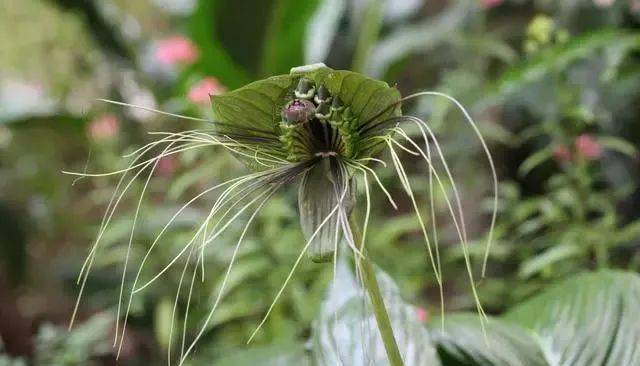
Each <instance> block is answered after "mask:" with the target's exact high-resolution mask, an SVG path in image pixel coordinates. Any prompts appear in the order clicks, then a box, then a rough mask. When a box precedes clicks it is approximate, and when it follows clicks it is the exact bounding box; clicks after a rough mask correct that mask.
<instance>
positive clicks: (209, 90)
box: [187, 77, 227, 104]
mask: <svg viewBox="0 0 640 366" xmlns="http://www.w3.org/2000/svg"><path fill="white" fill-rule="evenodd" d="M225 90H227V88H226V87H225V86H224V85H222V84H221V83H220V82H219V81H218V79H216V78H214V77H206V78H204V79H202V80H200V81H199V82H198V83H196V84H195V85H194V86H192V87H191V89H189V93H188V94H187V98H188V99H189V100H190V101H191V102H192V103H196V104H207V103H209V101H210V96H211V95H216V94H220V93H222V92H224V91H225Z"/></svg>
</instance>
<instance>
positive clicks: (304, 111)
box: [282, 99, 316, 123]
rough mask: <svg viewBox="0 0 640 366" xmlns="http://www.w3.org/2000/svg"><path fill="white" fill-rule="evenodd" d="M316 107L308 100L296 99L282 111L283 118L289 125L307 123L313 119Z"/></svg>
mask: <svg viewBox="0 0 640 366" xmlns="http://www.w3.org/2000/svg"><path fill="white" fill-rule="evenodd" d="M315 112H316V107H315V105H313V103H311V102H310V101H308V100H306V99H294V100H292V101H291V102H289V103H288V104H287V105H286V106H285V107H284V108H283V109H282V118H284V120H285V121H287V122H289V123H296V122H307V121H308V120H310V119H311V118H313V116H314V114H315Z"/></svg>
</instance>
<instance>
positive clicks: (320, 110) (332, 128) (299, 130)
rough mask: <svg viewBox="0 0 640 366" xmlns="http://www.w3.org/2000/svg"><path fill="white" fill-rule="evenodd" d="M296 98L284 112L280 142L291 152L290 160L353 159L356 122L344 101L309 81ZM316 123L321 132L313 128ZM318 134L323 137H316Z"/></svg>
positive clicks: (301, 82)
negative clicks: (331, 156) (338, 156)
mask: <svg viewBox="0 0 640 366" xmlns="http://www.w3.org/2000/svg"><path fill="white" fill-rule="evenodd" d="M294 97H295V98H294V99H293V100H291V101H290V102H288V103H287V104H286V105H285V106H284V108H283V109H282V121H281V122H280V127H281V130H282V135H281V136H280V140H281V141H282V143H283V145H284V147H285V149H286V150H287V151H288V157H287V159H289V160H290V161H298V160H300V159H301V158H303V157H310V156H314V155H315V156H325V155H344V156H347V157H351V156H353V154H354V145H355V142H356V139H357V132H356V127H357V126H356V118H355V117H354V116H353V115H352V113H351V110H350V109H349V108H348V107H345V105H344V103H343V101H342V100H341V99H340V97H338V96H332V95H331V93H330V91H329V89H327V87H326V86H324V85H319V86H316V85H315V83H314V82H313V81H312V80H310V79H307V78H301V79H300V80H299V81H298V85H297V87H296V89H295V90H294ZM314 123H318V124H319V126H321V128H320V129H314V128H313V127H312V126H311V125H312V124H314ZM314 131H315V132H314ZM317 131H322V132H323V133H322V134H320V135H319V136H314V135H313V134H314V133H318V132H317ZM318 141H319V142H318Z"/></svg>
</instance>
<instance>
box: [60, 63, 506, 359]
mask: <svg viewBox="0 0 640 366" xmlns="http://www.w3.org/2000/svg"><path fill="white" fill-rule="evenodd" d="M429 95H431V96H441V97H445V98H448V99H449V100H450V101H452V102H453V103H455V104H456V105H457V106H458V107H459V108H460V109H461V111H462V112H463V113H464V115H465V117H466V119H467V120H468V122H469V123H470V124H471V126H472V127H473V129H474V131H475V133H476V134H477V135H478V137H479V138H480V141H481V142H482V146H483V148H484V150H485V152H486V154H487V157H488V158H489V162H490V164H491V169H492V172H493V175H494V189H495V190H496V191H497V180H496V176H495V169H494V167H493V162H492V160H491V156H490V154H489V151H488V149H487V146H486V144H485V142H484V140H483V139H482V136H481V135H480V132H479V130H478V129H477V127H476V126H475V124H474V123H473V121H472V120H471V117H470V116H469V114H468V113H467V112H466V110H465V109H464V108H463V107H462V106H461V105H460V104H459V103H458V102H457V101H456V100H455V99H453V98H451V97H449V96H446V95H444V94H440V93H437V92H421V93H416V94H413V95H410V96H407V97H405V98H402V97H401V96H400V93H399V92H398V90H397V89H396V88H395V87H390V86H389V85H387V84H386V83H384V82H382V81H378V80H374V79H370V78H367V77H366V76H364V75H361V74H358V73H354V72H351V71H338V70H333V69H330V68H328V67H326V66H324V65H323V64H316V65H308V66H303V67H299V68H294V69H292V70H291V73H290V74H288V75H279V76H274V77H270V78H267V79H265V80H260V81H256V82H254V83H251V84H248V85H246V86H244V87H242V88H239V89H237V90H233V91H230V92H227V93H224V94H220V95H216V96H212V97H211V101H212V108H213V117H214V118H213V121H208V120H201V119H197V118H192V117H184V116H179V115H174V114H170V113H166V112H160V111H156V112H158V113H163V114H165V115H170V116H173V117H178V118H187V119H192V120H199V121H205V122H209V123H211V126H212V129H202V130H191V131H184V132H179V133H161V134H159V135H160V138H159V139H158V140H156V141H154V142H151V143H149V144H147V145H145V146H143V147H142V148H140V149H138V150H136V151H135V152H133V153H132V154H130V155H129V156H130V157H131V158H132V161H131V163H130V165H129V166H128V168H126V169H122V170H119V171H115V172H111V173H104V174H85V173H71V174H76V175H81V176H107V175H120V181H119V182H118V184H117V185H116V188H115V190H114V193H113V197H112V199H111V201H110V203H109V205H108V207H107V210H106V212H105V215H104V217H103V220H102V225H101V227H100V230H99V232H98V235H97V239H96V241H95V243H94V245H93V246H92V248H91V251H90V253H89V255H88V257H87V260H86V262H85V264H84V266H83V268H82V270H81V272H80V275H79V278H78V281H79V283H80V284H81V289H80V294H79V296H78V303H79V301H80V297H81V296H82V292H83V289H84V286H85V283H86V281H87V278H88V275H89V272H90V269H91V267H92V265H93V262H94V260H95V258H96V255H97V253H98V251H99V247H100V242H101V238H102V236H103V235H104V233H105V230H106V229H107V227H108V226H109V223H110V221H111V219H112V217H113V215H114V212H115V210H116V208H117V206H118V204H119V203H120V201H121V199H122V197H123V196H124V194H125V193H126V192H127V190H128V189H129V187H130V186H131V184H132V182H133V181H134V180H135V179H136V178H137V177H138V176H140V175H141V174H142V173H143V172H144V171H148V176H147V178H146V182H145V186H144V189H143V191H142V193H141V195H140V197H139V200H138V205H137V207H136V213H135V216H134V219H133V222H132V229H131V235H130V240H129V243H128V246H127V255H126V259H125V263H124V269H123V273H122V281H121V289H120V299H119V302H118V319H119V318H120V314H121V312H122V313H123V314H124V319H123V321H122V323H120V321H118V323H117V324H116V340H115V341H116V343H117V342H118V339H119V347H122V341H123V339H124V332H125V329H126V324H127V318H128V314H129V310H130V307H131V301H132V298H133V296H134V295H135V294H136V293H138V292H140V291H143V290H144V289H145V288H146V287H147V286H149V285H151V284H152V283H154V282H156V281H157V280H158V279H159V278H160V277H161V276H162V275H163V274H164V273H165V272H166V271H168V270H169V269H170V268H171V267H173V266H174V265H175V264H176V262H177V261H178V260H179V259H180V258H183V257H185V256H187V258H192V257H198V256H199V257H198V258H199V261H202V256H204V248H205V247H207V246H209V245H211V244H213V243H214V242H215V241H216V239H217V238H219V237H220V236H221V235H222V234H224V232H225V230H226V229H227V228H228V227H229V226H230V225H231V224H232V223H233V222H235V221H237V220H238V219H240V217H242V216H243V215H245V216H246V215H248V216H249V217H248V219H247V220H246V222H245V226H244V229H243V231H242V233H241V235H240V237H239V239H238V241H237V244H236V246H235V248H234V251H233V255H232V257H231V260H230V263H229V265H228V267H227V270H226V272H225V276H224V278H223V281H222V284H221V286H220V289H219V292H218V294H217V296H216V298H215V300H214V303H213V305H212V307H211V309H210V312H209V313H208V314H207V317H206V318H205V319H204V320H203V323H202V326H201V328H200V331H199V332H198V333H197V335H196V336H195V338H194V339H193V341H192V342H191V344H190V345H189V346H188V347H185V346H184V345H183V347H182V350H181V354H180V358H179V359H180V364H182V363H183V362H184V360H185V359H186V357H187V356H188V355H189V354H190V353H191V352H192V351H193V349H194V347H195V344H196V342H197V341H198V340H199V339H200V338H201V337H202V335H203V334H204V332H205V329H206V327H207V324H208V323H209V321H210V320H211V317H212V315H213V314H214V312H215V311H216V309H217V308H218V306H219V304H220V301H221V299H222V295H223V293H224V291H225V287H226V284H227V279H228V278H229V273H230V272H231V270H232V268H233V265H234V262H235V260H236V257H237V254H238V251H239V248H240V246H241V244H242V241H243V238H244V236H245V234H246V233H247V230H248V228H249V226H250V224H251V222H252V221H253V220H254V219H255V217H256V216H257V215H258V214H259V212H260V209H261V208H262V207H263V206H264V205H265V204H266V202H267V201H268V200H269V198H270V197H272V196H273V195H274V194H276V193H277V191H278V190H279V189H280V188H281V187H283V186H286V185H289V184H294V183H295V182H299V196H298V204H299V211H300V223H301V227H302V231H303V232H304V235H305V237H306V243H305V244H304V246H302V248H301V251H300V254H299V256H298V257H297V259H296V261H295V263H294V265H293V267H292V269H291V271H290V272H289V275H288V276H287V278H286V280H285V281H284V283H283V284H282V287H281V288H280V290H279V291H278V293H277V294H276V296H275V298H274V300H273V302H272V304H271V306H270V308H269V310H268V311H267V313H266V314H265V316H264V318H263V320H262V322H261V323H260V325H259V326H258V327H257V329H256V330H255V332H254V333H253V335H252V336H251V339H252V338H253V336H254V335H255V334H256V333H257V332H258V330H259V329H260V327H261V326H262V324H264V322H265V321H266V320H267V318H268V316H269V314H270V313H271V311H272V309H273V308H274V306H275V304H276V303H277V301H278V299H279V298H280V296H281V295H282V293H283V292H284V290H285V288H286V286H287V284H288V282H289V280H290V279H291V277H292V276H293V274H294V272H295V270H296V268H297V267H298V265H299V263H300V262H301V261H302V259H303V258H304V257H305V256H308V257H309V258H310V259H311V260H313V261H315V262H328V261H333V263H334V266H335V263H336V262H337V255H338V252H339V248H340V247H342V246H344V247H345V248H348V249H349V250H350V251H351V252H352V253H353V257H354V259H355V265H356V269H357V271H358V273H359V274H360V278H361V279H362V280H363V284H364V288H366V289H367V290H368V292H369V295H370V299H371V303H372V306H373V310H374V314H375V316H376V319H377V321H378V327H379V329H380V333H381V336H382V339H383V342H384V345H385V348H386V351H387V355H388V357H389V360H390V362H391V364H392V365H400V364H402V359H401V356H400V352H399V351H398V347H397V345H396V344H395V340H394V337H393V332H392V330H391V326H390V322H389V319H388V316H387V315H386V310H385V305H384V301H383V299H382V298H381V296H380V292H379V290H377V283H376V281H375V275H374V274H373V273H374V272H373V270H372V268H373V267H372V265H371V263H370V262H369V260H368V257H367V253H366V245H365V244H366V236H367V231H368V222H369V211H370V207H371V202H370V190H371V188H372V187H373V186H375V187H378V188H379V189H380V190H381V191H382V192H384V194H385V195H386V197H387V199H388V201H389V203H390V204H391V205H392V206H393V207H396V203H395V201H394V199H393V197H392V195H391V194H390V192H389V191H388V190H387V189H386V187H385V186H384V184H383V183H382V181H381V179H380V178H379V177H378V175H377V172H376V169H374V167H373V165H376V168H377V167H378V166H384V167H386V166H388V165H390V166H393V168H394V169H395V172H396V173H397V177H398V179H399V181H400V183H401V185H402V187H403V189H404V190H405V193H406V194H407V196H408V197H409V199H410V202H411V204H412V208H413V210H414V212H415V215H416V217H417V218H418V220H419V223H420V227H421V231H422V234H423V237H424V242H425V247H426V251H427V253H428V257H429V261H430V262H431V265H432V267H433V269H434V273H435V277H436V280H437V282H438V284H439V286H440V289H441V293H440V294H441V301H442V281H443V279H442V270H441V263H440V258H439V249H438V238H437V230H436V228H437V223H436V216H435V210H434V207H433V197H434V194H435V193H434V191H435V190H440V191H441V192H442V194H443V196H444V197H445V201H446V204H447V208H448V210H449V213H450V218H451V221H452V222H453V225H454V227H455V228H456V231H457V234H458V237H459V240H460V243H461V245H462V248H463V252H464V255H465V260H466V264H467V272H468V273H467V274H468V276H469V280H470V284H471V288H472V291H473V295H474V297H475V299H476V304H477V309H478V312H479V313H480V314H481V315H484V312H483V310H482V306H481V305H480V302H479V300H478V297H477V294H476V290H475V285H474V277H473V272H472V269H471V264H470V259H469V254H468V251H467V234H466V229H465V223H464V215H463V207H462V203H461V200H460V196H459V193H458V190H457V187H456V184H455V180H454V179H453V176H452V174H451V171H450V169H449V166H448V164H447V161H446V160H445V159H444V155H443V153H442V150H441V148H440V145H439V143H438V140H437V139H436V136H435V135H434V133H433V131H432V130H431V128H430V127H429V126H428V124H427V123H425V122H424V121H423V120H421V119H419V118H417V117H413V116H404V115H402V112H401V105H402V103H403V102H404V101H406V100H409V99H413V98H416V97H420V96H429ZM115 103H116V104H123V105H125V104H124V103H118V102H115ZM407 124H409V125H413V126H414V127H416V128H417V130H418V131H419V132H420V136H421V139H420V141H415V140H414V139H413V138H412V137H411V135H410V134H409V132H408V131H407V130H405V127H404V126H405V125H407ZM211 146H214V147H215V146H217V147H220V148H223V149H224V150H228V151H229V152H231V153H232V154H233V155H235V156H236V157H237V158H238V159H240V160H241V161H242V162H243V163H244V164H245V165H246V166H247V167H248V168H249V169H250V170H251V173H250V174H247V175H245V176H240V177H237V178H234V179H231V180H228V181H226V182H222V183H220V184H217V185H215V186H213V187H210V188H208V189H206V190H205V191H203V192H201V193H200V194H198V195H197V196H195V197H194V198H193V199H191V200H190V201H189V202H187V203H186V204H185V205H184V206H182V207H181V208H180V210H178V211H177V212H176V213H175V215H174V216H173V217H172V218H171V219H170V220H169V222H168V223H167V224H166V225H165V226H164V227H163V228H162V230H161V231H160V232H159V233H158V235H157V236H156V238H155V239H154V241H153V243H152V244H151V246H150V247H149V249H148V250H147V252H146V254H145V256H144V258H143V259H142V261H141V263H139V264H138V266H137V268H138V270H137V273H136V275H135V277H134V279H133V280H132V281H131V280H130V279H129V282H130V283H131V286H130V290H129V291H128V300H127V301H125V299H124V297H125V294H126V293H127V291H126V289H125V285H126V284H127V283H128V282H127V275H126V273H127V267H128V265H129V263H128V262H129V258H130V251H131V244H132V241H133V238H134V232H135V227H136V223H137V219H138V213H139V209H140V203H141V202H142V199H143V196H144V193H145V190H146V186H147V184H148V183H149V180H150V179H151V177H152V175H153V171H154V170H155V168H156V166H157V164H158V161H159V160H160V158H162V157H164V156H168V155H174V154H179V153H182V152H185V151H188V150H192V149H199V148H204V147H211ZM158 150H159V151H160V152H159V153H157V155H155V156H154V157H152V158H146V157H148V156H149V154H150V153H151V152H153V151H158ZM383 150H386V152H387V155H388V156H389V157H390V160H389V161H388V162H387V161H383V160H381V159H380V158H378V157H376V155H377V154H378V153H380V152H382V151H383ZM401 153H403V154H404V153H407V154H409V155H411V156H413V157H415V158H417V159H420V160H421V161H424V163H425V165H426V167H427V170H428V176H429V180H428V182H429V185H428V192H429V198H430V201H431V202H430V207H429V210H428V211H427V212H423V209H422V207H421V205H420V204H419V203H418V199H417V198H416V197H415V195H414V193H413V187H412V185H411V182H410V180H409V178H408V176H407V173H406V170H405V168H404V166H403V163H402V159H401V158H400V156H401V155H400V154H401ZM442 170H443V171H444V173H445V175H444V176H443V175H442ZM132 174H133V177H130V175H132ZM126 178H128V180H127V179H126ZM357 183H361V185H360V184H357ZM446 185H450V186H451V187H452V191H453V197H452V198H451V197H449V194H448V190H447V189H446V188H445V187H446ZM357 187H362V188H363V190H364V193H365V197H366V202H365V205H364V207H363V209H364V213H365V214H364V221H363V223H362V224H361V225H358V224H356V223H355V221H354V217H352V215H351V212H352V210H353V209H354V208H355V207H356V199H355V197H356V193H357V192H356V188H357ZM215 191H221V192H220V194H219V195H218V197H217V199H216V200H215V202H214V204H213V206H212V207H211V210H210V211H209V214H208V215H207V217H206V218H205V219H204V220H203V221H202V224H201V225H199V226H198V227H197V228H196V230H195V233H194V234H193V236H192V237H191V240H190V241H189V242H188V243H186V244H185V245H184V247H183V249H181V251H180V252H179V253H178V254H177V255H176V256H175V257H174V258H173V259H172V260H171V261H170V262H169V263H168V264H167V265H166V266H165V267H164V268H163V269H162V270H161V271H159V272H158V273H157V274H156V275H155V276H153V277H152V278H151V279H150V280H148V281H146V282H144V283H140V282H141V280H140V279H141V277H140V274H141V272H142V270H143V268H144V266H145V263H146V261H147V259H148V257H149V255H150V253H151V252H152V251H153V250H155V249H156V247H157V244H158V242H159V240H160V238H161V237H162V235H163V234H164V233H165V232H166V231H167V230H169V228H170V227H171V225H172V223H173V222H174V221H175V219H176V218H177V217H179V216H180V214H181V213H182V212H183V211H184V210H185V209H186V208H187V207H189V205H191V204H192V203H193V202H195V201H196V200H199V199H201V198H202V197H203V196H205V195H208V194H211V193H212V192H215ZM496 204H497V194H496V199H495V200H494V214H493V217H492V222H491V229H490V231H489V233H490V234H489V239H488V243H487V252H486V253H488V250H489V245H490V243H491V233H492V230H493V225H494V222H495V205H496ZM425 214H427V215H428V216H429V222H430V223H431V226H430V227H427V222H425V219H424V216H425ZM357 226H360V227H361V229H360V227H357ZM202 263H203V264H202V266H203V268H202V277H203V279H204V261H202ZM484 263H486V254H485V261H484ZM334 268H335V267H334ZM194 273H195V272H194ZM483 274H484V265H483ZM181 285H182V282H181V283H180V286H181ZM179 291H180V288H179V289H178V292H179ZM76 308H77V304H76ZM442 308H443V307H442ZM443 311H444V310H443ZM174 314H175V309H174ZM185 315H188V308H187V309H186V311H185ZM74 316H75V314H74ZM185 317H186V316H185ZM251 339H250V340H251ZM183 343H184V334H183ZM168 352H169V354H168V358H169V360H171V354H170V352H171V347H169V350H168Z"/></svg>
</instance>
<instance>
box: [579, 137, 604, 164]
mask: <svg viewBox="0 0 640 366" xmlns="http://www.w3.org/2000/svg"><path fill="white" fill-rule="evenodd" d="M576 149H577V150H578V153H579V154H580V155H582V156H584V157H585V158H587V159H588V160H597V159H599V158H600V157H601V156H602V146H601V145H600V143H599V142H598V140H596V138H595V137H594V136H593V135H589V134H582V135H580V136H578V138H576Z"/></svg>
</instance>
